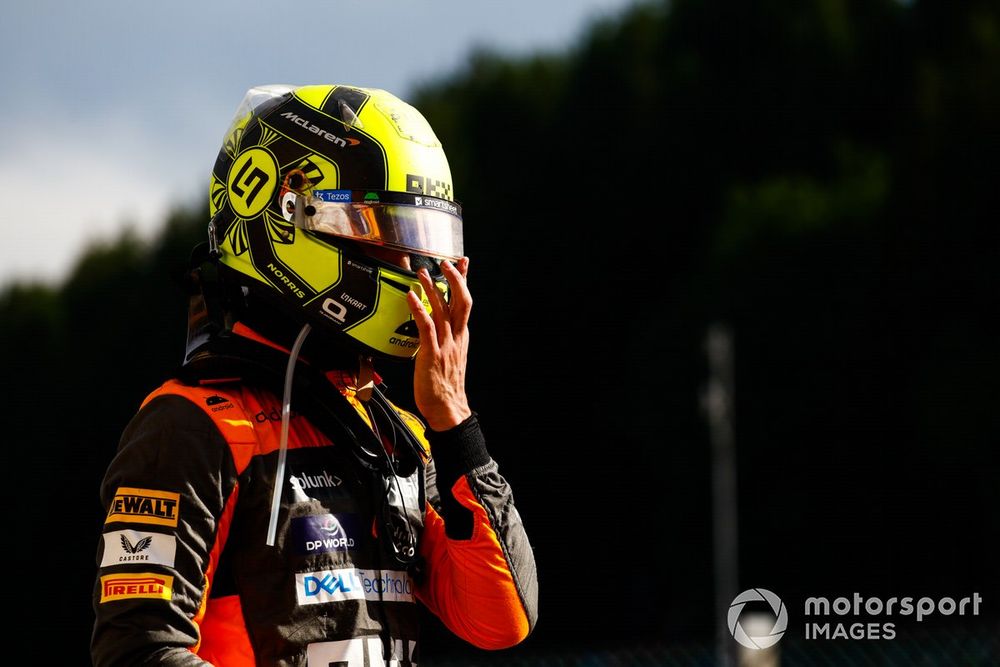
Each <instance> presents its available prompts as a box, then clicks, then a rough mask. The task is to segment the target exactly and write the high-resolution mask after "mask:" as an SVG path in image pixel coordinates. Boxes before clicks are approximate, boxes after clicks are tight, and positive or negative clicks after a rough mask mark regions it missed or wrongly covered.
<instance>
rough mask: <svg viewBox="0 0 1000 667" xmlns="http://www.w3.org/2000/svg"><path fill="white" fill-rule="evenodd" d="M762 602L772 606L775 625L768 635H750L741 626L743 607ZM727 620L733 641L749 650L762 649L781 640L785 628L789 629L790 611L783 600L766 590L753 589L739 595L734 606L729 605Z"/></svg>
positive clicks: (733, 603) (734, 601)
mask: <svg viewBox="0 0 1000 667" xmlns="http://www.w3.org/2000/svg"><path fill="white" fill-rule="evenodd" d="M761 601H765V602H767V603H768V604H769V605H771V611H772V612H774V616H775V621H774V625H773V626H772V627H771V630H770V632H768V633H767V634H763V635H749V634H747V632H746V631H745V630H744V629H743V626H742V625H741V624H740V614H741V613H742V612H743V607H744V605H746V603H747V602H761ZM727 620H728V621H729V633H730V634H731V635H732V636H733V639H735V640H736V641H738V642H739V643H740V644H742V645H743V646H746V647H747V648H752V649H762V648H767V647H768V646H774V645H775V644H777V643H778V640H779V639H781V636H782V635H783V634H785V628H787V627H788V610H787V609H786V608H785V603H784V602H782V601H781V598H779V597H778V596H777V595H775V594H774V593H772V592H771V591H769V590H767V589H766V588H751V589H749V590H745V591H743V592H742V593H740V594H739V595H737V596H736V598H735V599H734V600H733V602H732V604H731V605H729V616H728V618H727Z"/></svg>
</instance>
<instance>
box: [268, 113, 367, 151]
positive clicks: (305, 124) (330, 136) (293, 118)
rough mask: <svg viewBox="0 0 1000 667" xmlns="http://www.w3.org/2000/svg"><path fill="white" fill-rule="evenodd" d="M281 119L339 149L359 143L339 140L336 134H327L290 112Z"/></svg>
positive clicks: (351, 140)
mask: <svg viewBox="0 0 1000 667" xmlns="http://www.w3.org/2000/svg"><path fill="white" fill-rule="evenodd" d="M281 117H282V118H285V119H287V120H290V121H291V122H293V123H295V124H296V125H301V126H302V127H304V128H306V129H307V130H309V131H310V132H312V133H313V134H315V135H318V136H321V137H323V138H324V139H326V140H327V141H329V142H331V143H334V144H336V145H338V146H340V147H341V148H347V145H348V143H349V144H350V145H351V146H357V145H358V144H360V143H361V142H360V141H358V140H357V139H341V138H340V137H338V136H337V135H336V134H332V133H330V132H327V131H326V130H324V129H323V128H321V127H320V126H319V125H313V124H312V123H310V122H309V121H308V120H306V119H305V118H302V117H301V116H299V115H298V114H294V113H292V112H291V111H286V112H285V113H283V114H281Z"/></svg>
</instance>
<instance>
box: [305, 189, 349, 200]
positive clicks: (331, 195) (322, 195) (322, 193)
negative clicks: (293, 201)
mask: <svg viewBox="0 0 1000 667" xmlns="http://www.w3.org/2000/svg"><path fill="white" fill-rule="evenodd" d="M312 195H313V197H315V198H316V199H318V200H320V201H328V202H349V201H351V191H350V190H313V193H312Z"/></svg>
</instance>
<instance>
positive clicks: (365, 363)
mask: <svg viewBox="0 0 1000 667" xmlns="http://www.w3.org/2000/svg"><path fill="white" fill-rule="evenodd" d="M374 388H375V370H374V368H373V367H372V358H371V357H366V356H364V355H358V392H357V394H356V395H357V397H358V400H360V401H363V402H365V403H367V402H368V400H369V399H371V397H372V389H374Z"/></svg>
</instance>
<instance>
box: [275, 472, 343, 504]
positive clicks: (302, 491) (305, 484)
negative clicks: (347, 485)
mask: <svg viewBox="0 0 1000 667" xmlns="http://www.w3.org/2000/svg"><path fill="white" fill-rule="evenodd" d="M343 483H344V480H342V479H340V478H339V477H337V476H336V475H331V474H330V473H329V472H328V471H327V470H326V469H325V468H323V469H321V470H313V471H311V472H310V471H305V470H303V471H301V472H300V474H297V475H296V474H294V473H292V474H290V475H289V476H288V486H289V487H290V488H291V489H292V498H293V500H294V501H295V502H297V503H303V502H306V501H308V500H309V499H310V498H322V497H327V496H329V495H330V493H331V489H336V488H338V487H339V486H340V485H341V484H343Z"/></svg>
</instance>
